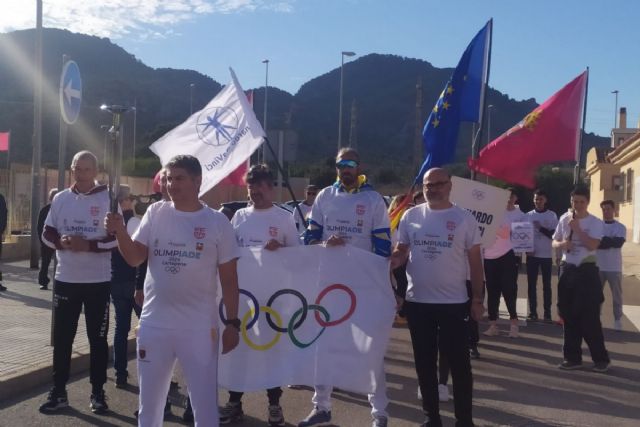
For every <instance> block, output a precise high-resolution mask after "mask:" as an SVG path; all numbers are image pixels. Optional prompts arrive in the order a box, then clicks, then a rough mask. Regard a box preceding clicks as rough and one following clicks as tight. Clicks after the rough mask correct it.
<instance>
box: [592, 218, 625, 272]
mask: <svg viewBox="0 0 640 427" xmlns="http://www.w3.org/2000/svg"><path fill="white" fill-rule="evenodd" d="M602 237H623V238H625V239H626V238H627V228H626V227H625V226H624V225H622V224H620V223H619V222H618V221H613V222H610V223H607V222H605V223H604V231H603V235H602ZM596 255H597V257H598V268H599V269H600V271H613V272H618V273H621V272H622V248H609V249H598V251H597V253H596Z"/></svg>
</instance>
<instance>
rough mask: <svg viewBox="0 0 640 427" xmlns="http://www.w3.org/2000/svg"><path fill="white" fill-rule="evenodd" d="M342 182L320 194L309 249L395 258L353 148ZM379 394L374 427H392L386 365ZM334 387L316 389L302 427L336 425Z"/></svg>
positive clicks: (346, 151)
mask: <svg viewBox="0 0 640 427" xmlns="http://www.w3.org/2000/svg"><path fill="white" fill-rule="evenodd" d="M336 171H337V173H338V181H337V182H336V183H335V184H333V185H332V186H330V187H327V188H325V189H323V190H322V191H320V193H319V194H318V196H317V197H316V200H315V202H314V204H313V207H312V208H311V214H310V215H309V225H308V228H307V230H306V232H305V236H304V241H305V244H316V243H323V244H325V245H326V246H342V245H353V246H355V247H358V248H360V249H364V250H366V251H371V252H373V253H375V254H376V255H380V256H384V257H388V256H389V255H390V252H391V237H390V227H389V217H388V216H387V209H386V205H385V203H384V200H383V199H382V196H381V195H380V194H379V193H377V192H375V191H373V187H371V185H369V184H368V183H367V179H366V177H365V176H364V175H360V155H359V154H358V152H357V151H356V150H354V149H353V148H342V149H341V150H340V151H339V152H338V155H337V157H336ZM376 374H377V375H376V380H377V381H376V390H375V391H374V393H371V394H369V396H368V397H369V403H370V404H371V415H372V416H373V424H372V425H373V427H386V426H387V418H388V415H387V410H386V409H387V405H388V403H389V400H388V398H387V390H386V382H385V374H384V360H381V361H380V366H379V367H378V369H377V373H376ZM332 390H333V387H332V386H331V385H316V387H315V394H314V395H313V398H312V400H311V401H312V402H313V405H314V409H313V410H312V411H311V413H310V414H309V415H308V416H307V418H305V419H304V420H302V421H301V422H300V423H299V424H298V427H307V426H312V425H316V424H320V423H327V422H329V421H330V420H331V392H332Z"/></svg>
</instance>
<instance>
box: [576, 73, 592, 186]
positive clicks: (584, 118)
mask: <svg viewBox="0 0 640 427" xmlns="http://www.w3.org/2000/svg"><path fill="white" fill-rule="evenodd" d="M588 94H589V67H587V81H586V83H585V85H584V103H583V105H582V126H581V127H580V136H579V137H578V147H577V148H578V149H577V150H576V166H575V168H574V169H573V184H574V185H577V184H578V183H579V182H580V161H581V160H582V144H583V138H584V127H585V123H586V122H587V97H588Z"/></svg>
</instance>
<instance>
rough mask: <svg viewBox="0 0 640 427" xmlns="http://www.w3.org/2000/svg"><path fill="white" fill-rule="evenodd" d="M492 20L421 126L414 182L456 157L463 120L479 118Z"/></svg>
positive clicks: (472, 42) (466, 51)
mask: <svg viewBox="0 0 640 427" xmlns="http://www.w3.org/2000/svg"><path fill="white" fill-rule="evenodd" d="M491 28H492V21H489V22H487V25H485V26H484V28H482V30H480V32H478V34H476V36H475V37H474V38H473V40H471V43H469V46H467V49H466V50H465V51H464V53H463V54H462V58H460V62H458V66H457V67H456V69H455V70H454V72H453V75H452V76H451V79H449V81H448V82H447V85H446V86H445V87H444V90H443V91H442V93H441V94H440V97H439V98H438V101H437V102H436V105H435V107H433V110H432V111H431V114H429V118H428V119H427V122H426V123H425V125H424V129H423V130H422V143H423V146H424V152H425V159H424V162H423V163H422V167H421V168H420V172H419V173H418V176H416V179H415V181H414V184H422V177H423V176H424V174H425V172H426V171H428V170H429V169H431V168H433V167H439V166H442V165H445V164H447V163H451V161H453V158H454V155H455V152H456V143H457V141H458V130H459V128H460V122H479V121H480V112H481V109H482V103H483V98H484V87H485V81H486V78H487V72H488V62H489V56H488V49H489V40H490V35H491Z"/></svg>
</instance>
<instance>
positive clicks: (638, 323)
mask: <svg viewBox="0 0 640 427" xmlns="http://www.w3.org/2000/svg"><path fill="white" fill-rule="evenodd" d="M622 313H623V314H624V317H626V318H627V320H629V322H631V324H632V325H633V326H634V327H635V328H636V330H635V332H637V331H640V306H638V305H623V306H622Z"/></svg>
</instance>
